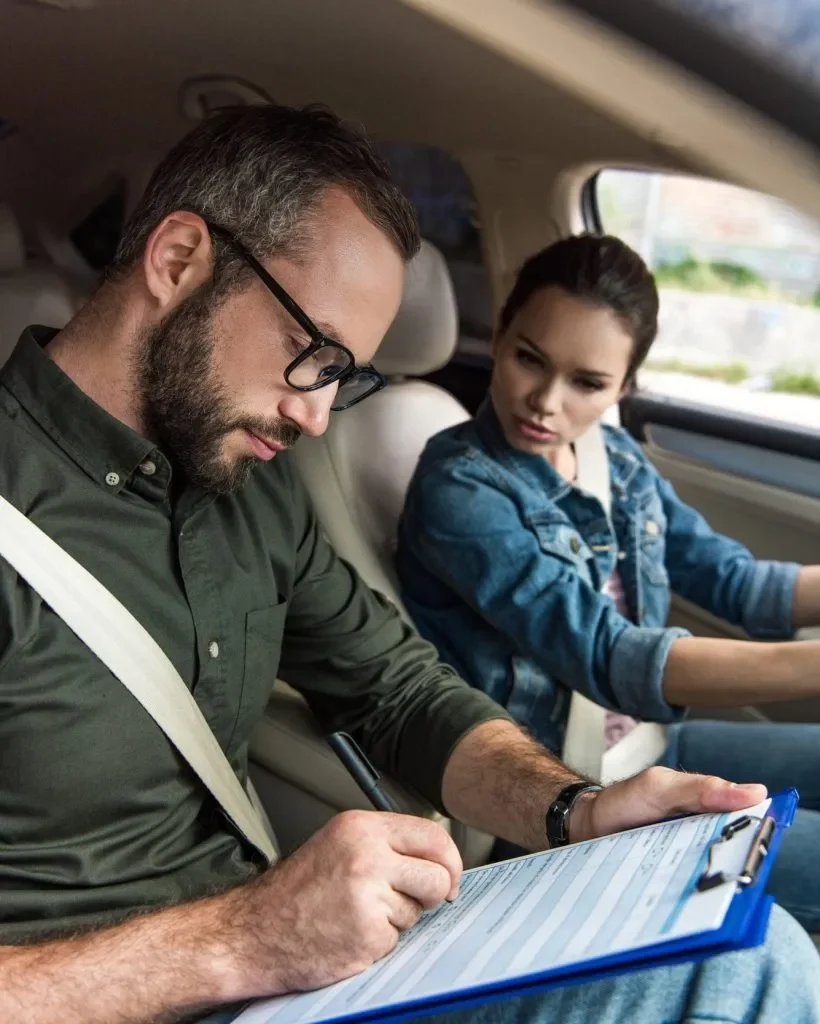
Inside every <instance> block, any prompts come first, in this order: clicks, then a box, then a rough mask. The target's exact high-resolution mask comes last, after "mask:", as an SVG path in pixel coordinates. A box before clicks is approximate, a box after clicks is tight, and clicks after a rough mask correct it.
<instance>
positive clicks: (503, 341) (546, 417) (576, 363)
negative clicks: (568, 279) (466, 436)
mask: <svg viewBox="0 0 820 1024" xmlns="http://www.w3.org/2000/svg"><path fill="white" fill-rule="evenodd" d="M632 344H633V342H632V338H631V336H630V335H629V333H628V332H627V330H626V327H625V326H624V324H623V323H622V321H621V320H619V318H618V317H617V316H616V315H615V313H613V312H612V310H611V309H607V308H605V307H601V306H595V305H592V304H591V303H589V302H586V301H584V300H583V299H578V298H576V297H575V296H573V295H570V294H569V293H568V292H565V291H564V290H563V288H559V287H556V286H550V287H548V288H543V289H541V290H539V291H537V292H535V293H533V295H532V296H531V297H530V299H529V300H528V302H527V303H526V305H524V306H523V307H522V308H521V309H520V310H519V311H518V313H517V314H516V316H515V317H514V318H513V320H512V322H511V323H510V325H509V327H508V328H507V330H506V331H505V332H504V333H503V334H502V335H500V336H498V337H497V338H496V339H495V340H494V342H493V357H494V367H493V375H492V381H491V384H490V394H491V396H492V400H493V405H494V407H495V411H496V414H497V415H498V418H499V420H500V421H501V426H502V429H503V430H504V435H505V437H506V438H507V441H508V442H509V443H510V444H511V445H512V446H513V448H517V449H518V450H519V451H525V452H533V453H535V454H539V455H547V456H549V455H550V452H551V451H552V452H554V451H555V450H557V449H559V448H561V447H562V446H564V445H567V444H572V443H573V442H574V441H575V440H576V439H577V438H578V437H580V436H581V434H583V433H584V431H585V430H586V429H587V428H588V427H589V426H591V425H592V424H593V423H594V422H595V421H596V420H598V419H600V418H601V416H602V415H603V414H604V412H606V410H607V409H608V408H609V407H610V406H611V405H614V404H615V402H617V401H618V399H619V398H620V397H621V395H622V394H623V390H624V382H625V378H626V372H627V369H628V366H629V360H630V356H631V353H632Z"/></svg>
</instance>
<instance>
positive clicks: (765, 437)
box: [620, 389, 820, 462]
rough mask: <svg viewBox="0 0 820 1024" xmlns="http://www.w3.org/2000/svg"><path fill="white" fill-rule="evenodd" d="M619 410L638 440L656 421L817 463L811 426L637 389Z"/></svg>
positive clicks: (819, 452)
mask: <svg viewBox="0 0 820 1024" xmlns="http://www.w3.org/2000/svg"><path fill="white" fill-rule="evenodd" d="M620 412H621V424H622V426H623V427H625V428H626V430H628V431H629V433H630V434H631V435H632V436H633V437H634V438H635V439H636V440H637V441H640V442H641V443H644V442H646V441H647V440H648V437H647V432H646V428H647V427H648V426H649V427H651V426H652V424H656V425H657V426H663V427H672V428H674V429H677V430H682V431H688V432H690V433H696V434H705V435H706V436H707V437H716V438H720V439H721V440H723V441H737V442H739V443H740V444H745V445H750V446H754V447H758V448H765V449H766V450H768V451H772V452H781V453H782V454H784V455H795V456H797V457H799V458H802V459H811V460H813V461H814V462H820V430H816V429H813V428H812V427H806V426H802V425H800V426H791V425H790V424H788V423H784V422H781V421H780V420H773V419H769V418H767V417H764V416H752V415H747V414H743V413H735V412H727V411H725V410H723V409H720V408H719V407H718V406H714V405H704V404H702V403H700V402H691V401H688V400H687V399H684V398H671V397H669V396H668V395H662V394H659V393H658V392H654V391H643V390H640V389H639V390H637V391H634V392H633V393H632V394H630V395H627V396H625V397H624V398H623V399H621V402H620Z"/></svg>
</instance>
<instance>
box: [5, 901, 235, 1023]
mask: <svg viewBox="0 0 820 1024" xmlns="http://www.w3.org/2000/svg"><path fill="white" fill-rule="evenodd" d="M224 902H225V897H219V896H217V897H212V898H209V899H205V900H201V901H198V902H196V903H190V904H185V905H183V906H179V907H174V908H172V909H169V910H164V911H161V912H159V913H156V914H148V915H145V916H142V917H139V918H136V919H134V920H132V921H129V922H126V923H125V924H122V925H118V926H115V927H113V928H107V929H103V930H100V931H95V932H89V933H87V934H85V935H80V936H77V937H75V938H70V939H62V940H58V941H55V942H46V943H43V944H41V945H36V946H3V947H0V1020H2V1021H20V1022H23V1021H25V1024H54V1022H56V1021H59V1022H60V1024H143V1022H146V1024H147V1022H152V1024H156V1022H170V1021H176V1020H179V1019H181V1018H182V1017H183V1016H186V1015H188V1014H195V1013H196V1012H197V1011H198V1010H200V1009H201V1010H203V1011H204V1010H206V1009H207V1008H209V1007H210V1006H213V1005H216V1004H219V1003H223V1002H229V1001H230V1000H231V999H232V998H235V995H234V992H233V989H234V987H235V979H234V977H233V976H232V974H231V969H230V966H229V965H230V964H231V963H232V962H233V961H232V957H231V955H230V952H229V951H228V950H227V949H226V948H225V945H224V943H222V945H221V944H220V939H219V936H220V934H222V933H223V922H222V920H221V918H222V915H223V912H224V910H225V907H224V906H223V904H224Z"/></svg>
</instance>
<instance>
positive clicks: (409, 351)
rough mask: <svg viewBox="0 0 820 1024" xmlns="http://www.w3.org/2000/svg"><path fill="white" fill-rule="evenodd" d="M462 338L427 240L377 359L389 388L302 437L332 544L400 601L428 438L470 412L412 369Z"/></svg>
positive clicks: (309, 477)
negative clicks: (405, 534) (401, 546)
mask: <svg viewBox="0 0 820 1024" xmlns="http://www.w3.org/2000/svg"><path fill="white" fill-rule="evenodd" d="M457 340H458V314H457V309H456V301H455V294H454V292H453V285H452V281H451V279H450V274H449V271H448V269H447V264H446V263H445V261H444V258H443V256H442V255H441V253H440V252H439V251H438V250H437V249H436V248H435V247H434V246H433V245H431V244H430V243H429V242H423V243H422V248H421V251H420V252H419V254H418V256H416V258H415V259H414V260H413V261H412V262H411V263H410V264H409V266H408V268H407V272H406V277H405V290H404V296H403V298H402V304H401V308H400V310H399V313H398V315H397V317H396V319H395V321H394V322H393V324H392V326H391V328H390V330H389V331H388V333H387V335H386V336H385V339H384V341H383V342H382V344H381V346H380V348H379V351H378V353H377V355H376V358H375V360H374V362H375V365H376V366H377V368H378V369H379V370H381V372H382V373H383V374H384V375H385V376H386V377H387V379H388V384H387V387H386V388H385V389H384V390H383V391H380V392H378V393H377V394H376V395H374V396H373V397H372V398H368V399H366V400H365V401H364V402H362V403H361V404H360V405H357V406H354V407H353V408H352V409H348V410H346V411H345V412H342V413H336V414H334V415H333V416H332V417H331V423H330V427H329V428H328V430H327V432H326V433H325V434H324V435H323V436H322V437H320V438H302V439H301V440H300V441H299V444H298V445H297V446H296V448H295V449H294V451H293V453H292V455H293V457H294V460H295V462H296V465H297V470H298V472H299V474H300V476H301V477H302V479H303V480H304V482H305V485H306V486H307V488H308V490H309V492H310V495H311V498H312V500H313V503H314V506H315V508H316V511H317V515H318V516H319V520H320V521H321V523H322V526H323V528H324V530H325V532H326V533H327V535H328V537H329V539H330V541H331V543H332V544H333V545H334V547H335V548H336V550H337V551H338V552H339V554H340V555H342V557H343V558H346V559H347V560H348V561H350V562H352V563H353V564H354V565H355V566H356V568H357V569H358V571H359V573H360V574H361V576H362V577H363V578H364V579H365V580H366V581H367V582H368V583H369V584H370V585H371V586H372V587H374V588H375V589H377V590H379V591H381V592H382V593H383V594H384V595H385V596H386V597H389V598H390V599H391V600H392V601H394V602H395V603H396V604H397V605H398V607H399V608H400V609H402V605H401V600H400V598H399V594H398V586H397V582H396V575H395V569H394V564H393V562H394V553H395V537H396V532H397V526H398V520H399V516H400V514H401V510H402V508H403V506H404V499H405V495H406V493H407V488H408V486H409V484H410V479H411V477H412V475H413V472H414V470H415V468H416V464H417V462H418V460H419V456H420V455H421V452H422V450H423V448H424V446H425V444H426V443H427V441H428V440H429V439H430V438H431V437H432V436H433V435H434V434H436V433H438V432H439V431H440V430H444V429H445V428H446V427H450V426H453V425H454V424H456V423H461V422H462V421H464V420H466V419H467V418H468V416H469V414H468V413H467V410H466V409H465V408H464V407H463V406H462V405H461V404H460V402H458V401H457V400H456V399H455V398H453V396H452V395H450V394H449V393H448V392H446V391H444V390H443V389H442V388H439V387H437V386H436V385H434V384H429V383H427V382H426V381H423V380H417V379H415V380H414V379H409V378H411V377H414V376H415V377H417V376H421V375H422V374H427V373H431V372H433V371H434V370H437V369H439V368H440V367H442V366H444V364H445V363H447V362H449V360H450V358H451V357H452V355H453V352H454V351H455V347H456V342H457ZM402 611H403V609H402Z"/></svg>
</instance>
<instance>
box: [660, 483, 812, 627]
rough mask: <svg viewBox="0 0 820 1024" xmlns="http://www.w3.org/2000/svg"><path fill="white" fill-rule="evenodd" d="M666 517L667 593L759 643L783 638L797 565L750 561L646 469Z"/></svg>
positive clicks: (740, 547)
mask: <svg viewBox="0 0 820 1024" xmlns="http://www.w3.org/2000/svg"><path fill="white" fill-rule="evenodd" d="M652 472H653V473H654V474H655V477H656V486H657V488H658V493H659V494H660V497H661V501H662V503H663V510H664V513H665V515H666V520H667V524H666V537H665V541H666V557H665V562H666V568H667V571H668V573H669V582H670V585H671V588H672V591H673V592H674V593H675V594H678V595H679V596H680V597H683V598H686V599H687V600H689V601H692V602H693V603H694V604H696V605H698V606H699V607H701V608H704V609H706V611H709V612H712V614H713V615H717V616H718V617H719V618H721V619H725V620H726V621H727V622H731V623H733V624H735V625H737V626H740V627H742V628H743V629H745V630H746V632H747V633H749V634H751V636H753V637H756V638H757V639H759V640H789V639H791V637H792V636H793V634H794V629H795V626H794V600H795V585H796V583H797V578H798V573H799V572H800V566H799V565H796V564H794V563H792V562H776V561H769V560H762V559H756V558H755V557H754V555H753V554H752V553H751V551H749V549H748V548H746V547H744V546H743V545H742V544H740V543H739V542H738V541H736V540H733V539H732V538H730V537H725V536H724V535H723V534H720V533H717V531H715V530H713V529H712V527H711V526H710V525H709V524H708V523H707V522H706V520H705V519H704V518H703V516H702V515H701V514H700V513H699V512H697V511H696V510H695V509H693V508H691V507H690V506H689V505H687V504H686V503H685V502H683V501H681V499H680V498H679V497H678V495H677V494H676V492H675V489H674V487H672V485H671V484H670V483H669V481H668V480H664V479H663V478H662V477H661V476H660V475H658V474H657V471H656V470H655V469H654V467H652Z"/></svg>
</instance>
